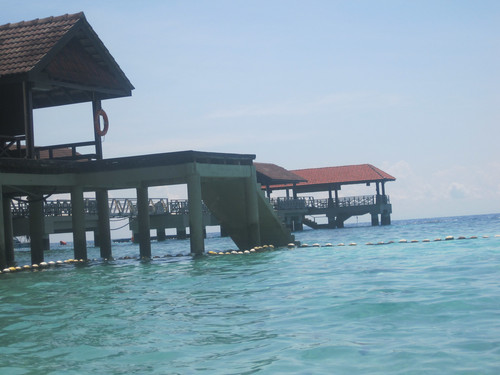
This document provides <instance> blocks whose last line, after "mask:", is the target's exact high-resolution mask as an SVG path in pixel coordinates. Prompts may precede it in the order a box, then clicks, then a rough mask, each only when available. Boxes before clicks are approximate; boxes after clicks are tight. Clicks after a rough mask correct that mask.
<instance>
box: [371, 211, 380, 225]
mask: <svg viewBox="0 0 500 375" xmlns="http://www.w3.org/2000/svg"><path fill="white" fill-rule="evenodd" d="M371 215H372V226H373V227H376V226H378V225H379V221H378V214H371Z"/></svg>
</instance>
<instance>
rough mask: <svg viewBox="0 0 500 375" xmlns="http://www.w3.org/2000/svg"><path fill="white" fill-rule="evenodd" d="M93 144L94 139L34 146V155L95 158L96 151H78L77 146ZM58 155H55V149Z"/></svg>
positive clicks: (73, 158) (42, 157)
mask: <svg viewBox="0 0 500 375" xmlns="http://www.w3.org/2000/svg"><path fill="white" fill-rule="evenodd" d="M89 146H94V148H95V142H94V141H88V142H78V143H64V144H59V145H52V146H43V147H36V148H35V157H36V158H37V159H62V160H96V159H97V153H96V152H95V151H94V153H79V152H77V148H82V147H89ZM58 150H59V151H63V152H60V155H57V151H58Z"/></svg>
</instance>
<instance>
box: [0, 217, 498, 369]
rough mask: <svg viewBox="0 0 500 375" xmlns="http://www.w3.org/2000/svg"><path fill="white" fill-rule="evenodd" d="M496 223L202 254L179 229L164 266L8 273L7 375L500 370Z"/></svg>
mask: <svg viewBox="0 0 500 375" xmlns="http://www.w3.org/2000/svg"><path fill="white" fill-rule="evenodd" d="M497 234H500V214H496V215H482V216H467V217H454V218H438V219H427V220H412V221H395V222H393V224H392V225H391V226H387V227H371V226H367V225H358V226H353V227H349V228H345V229H335V230H307V231H303V232H298V233H296V237H297V240H299V241H301V242H302V243H307V244H309V245H313V244H319V245H321V246H320V247H313V246H310V247H304V248H295V249H293V250H289V249H277V250H274V251H267V252H262V253H252V254H243V255H220V256H219V255H217V256H204V257H200V258H192V257H190V256H189V255H188V253H189V241H187V240H168V241H166V242H162V243H155V242H154V243H153V244H152V254H153V256H158V257H159V258H153V259H152V260H151V261H140V260H137V259H132V260H131V259H115V260H109V261H103V260H95V261H90V262H89V263H88V264H84V265H80V264H77V265H74V264H64V265H62V266H59V267H51V268H48V269H44V270H41V271H37V272H33V271H26V272H18V273H11V274H2V275H0V374H2V375H9V374H254V373H255V374H257V373H259V374H498V373H500V237H496V235H497ZM447 236H453V237H454V239H453V240H445V237H447ZM462 237H465V239H459V238H462ZM471 237H472V238H471ZM475 237H477V238H475ZM437 238H440V239H441V241H434V240H435V239H437ZM402 239H405V240H406V242H404V243H400V240H402ZM426 239H429V240H430V241H429V242H423V240H426ZM412 241H418V242H412ZM327 243H331V244H332V245H333V246H332V247H327V246H325V244H327ZM341 243H343V244H344V245H345V246H338V245H339V244H341ZM354 243H355V244H356V245H354ZM205 244H206V249H207V251H210V250H213V251H216V250H217V251H219V250H230V249H234V244H233V243H232V242H231V240H230V239H228V238H217V237H216V238H208V239H207V240H206V242H205ZM350 244H351V246H349V245H350ZM138 252H139V250H138V246H137V245H133V244H115V245H114V248H113V254H114V256H115V258H124V257H136V256H137V255H138ZM98 254H99V251H98V249H95V248H89V256H90V257H91V258H92V257H95V258H98ZM72 257H73V254H72V249H71V247H70V246H58V245H54V246H53V249H52V250H50V251H48V252H46V261H50V260H54V261H55V260H64V259H68V258H72ZM16 259H17V260H18V263H19V264H20V265H22V264H24V263H29V252H28V251H27V250H22V249H21V250H17V251H16Z"/></svg>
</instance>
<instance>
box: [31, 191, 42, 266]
mask: <svg viewBox="0 0 500 375" xmlns="http://www.w3.org/2000/svg"><path fill="white" fill-rule="evenodd" d="M28 200H29V215H30V217H29V223H30V246H31V263H32V264H38V263H41V262H43V232H44V226H45V225H44V215H43V200H42V197H41V196H39V195H31V196H29V197H28Z"/></svg>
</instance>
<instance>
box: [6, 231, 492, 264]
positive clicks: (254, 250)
mask: <svg viewBox="0 0 500 375" xmlns="http://www.w3.org/2000/svg"><path fill="white" fill-rule="evenodd" d="M494 237H495V238H500V234H497V235H495V236H494ZM478 238H483V239H487V238H490V236H481V237H479V236H470V237H465V236H459V237H456V238H455V237H454V236H446V237H444V238H439V237H438V238H434V239H433V240H431V239H428V238H425V239H423V240H420V241H419V240H407V239H404V238H403V239H401V240H399V241H387V242H383V241H379V242H367V243H365V245H366V246H376V245H389V244H396V243H398V244H413V243H418V242H425V243H429V242H440V241H453V240H474V239H478ZM344 246H358V244H357V243H356V242H350V243H348V244H345V243H343V242H340V243H338V244H336V245H334V244H332V243H330V242H329V243H325V244H323V245H321V244H319V243H314V244H312V245H309V244H307V243H300V242H298V241H297V242H291V243H289V244H288V245H287V246H284V247H279V248H275V247H274V246H273V245H264V246H256V247H253V248H251V249H249V250H226V251H213V250H210V251H208V252H207V253H206V255H208V256H216V255H246V254H255V253H262V252H270V251H275V250H285V249H288V250H293V249H297V248H323V247H324V248H332V247H344ZM189 255H193V254H189ZM184 256H186V255H184V254H177V255H170V254H167V255H163V256H158V255H156V256H153V257H151V258H141V257H131V256H124V257H119V258H111V259H106V258H105V259H88V260H85V259H66V260H58V261H50V262H40V263H39V264H31V265H30V264H26V265H24V266H11V267H7V268H4V269H3V270H0V274H11V273H16V272H22V271H32V272H33V271H35V272H36V271H41V270H44V269H50V268H56V267H60V266H64V265H68V264H88V263H90V262H96V261H105V262H107V261H113V260H151V259H159V258H173V257H184Z"/></svg>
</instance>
